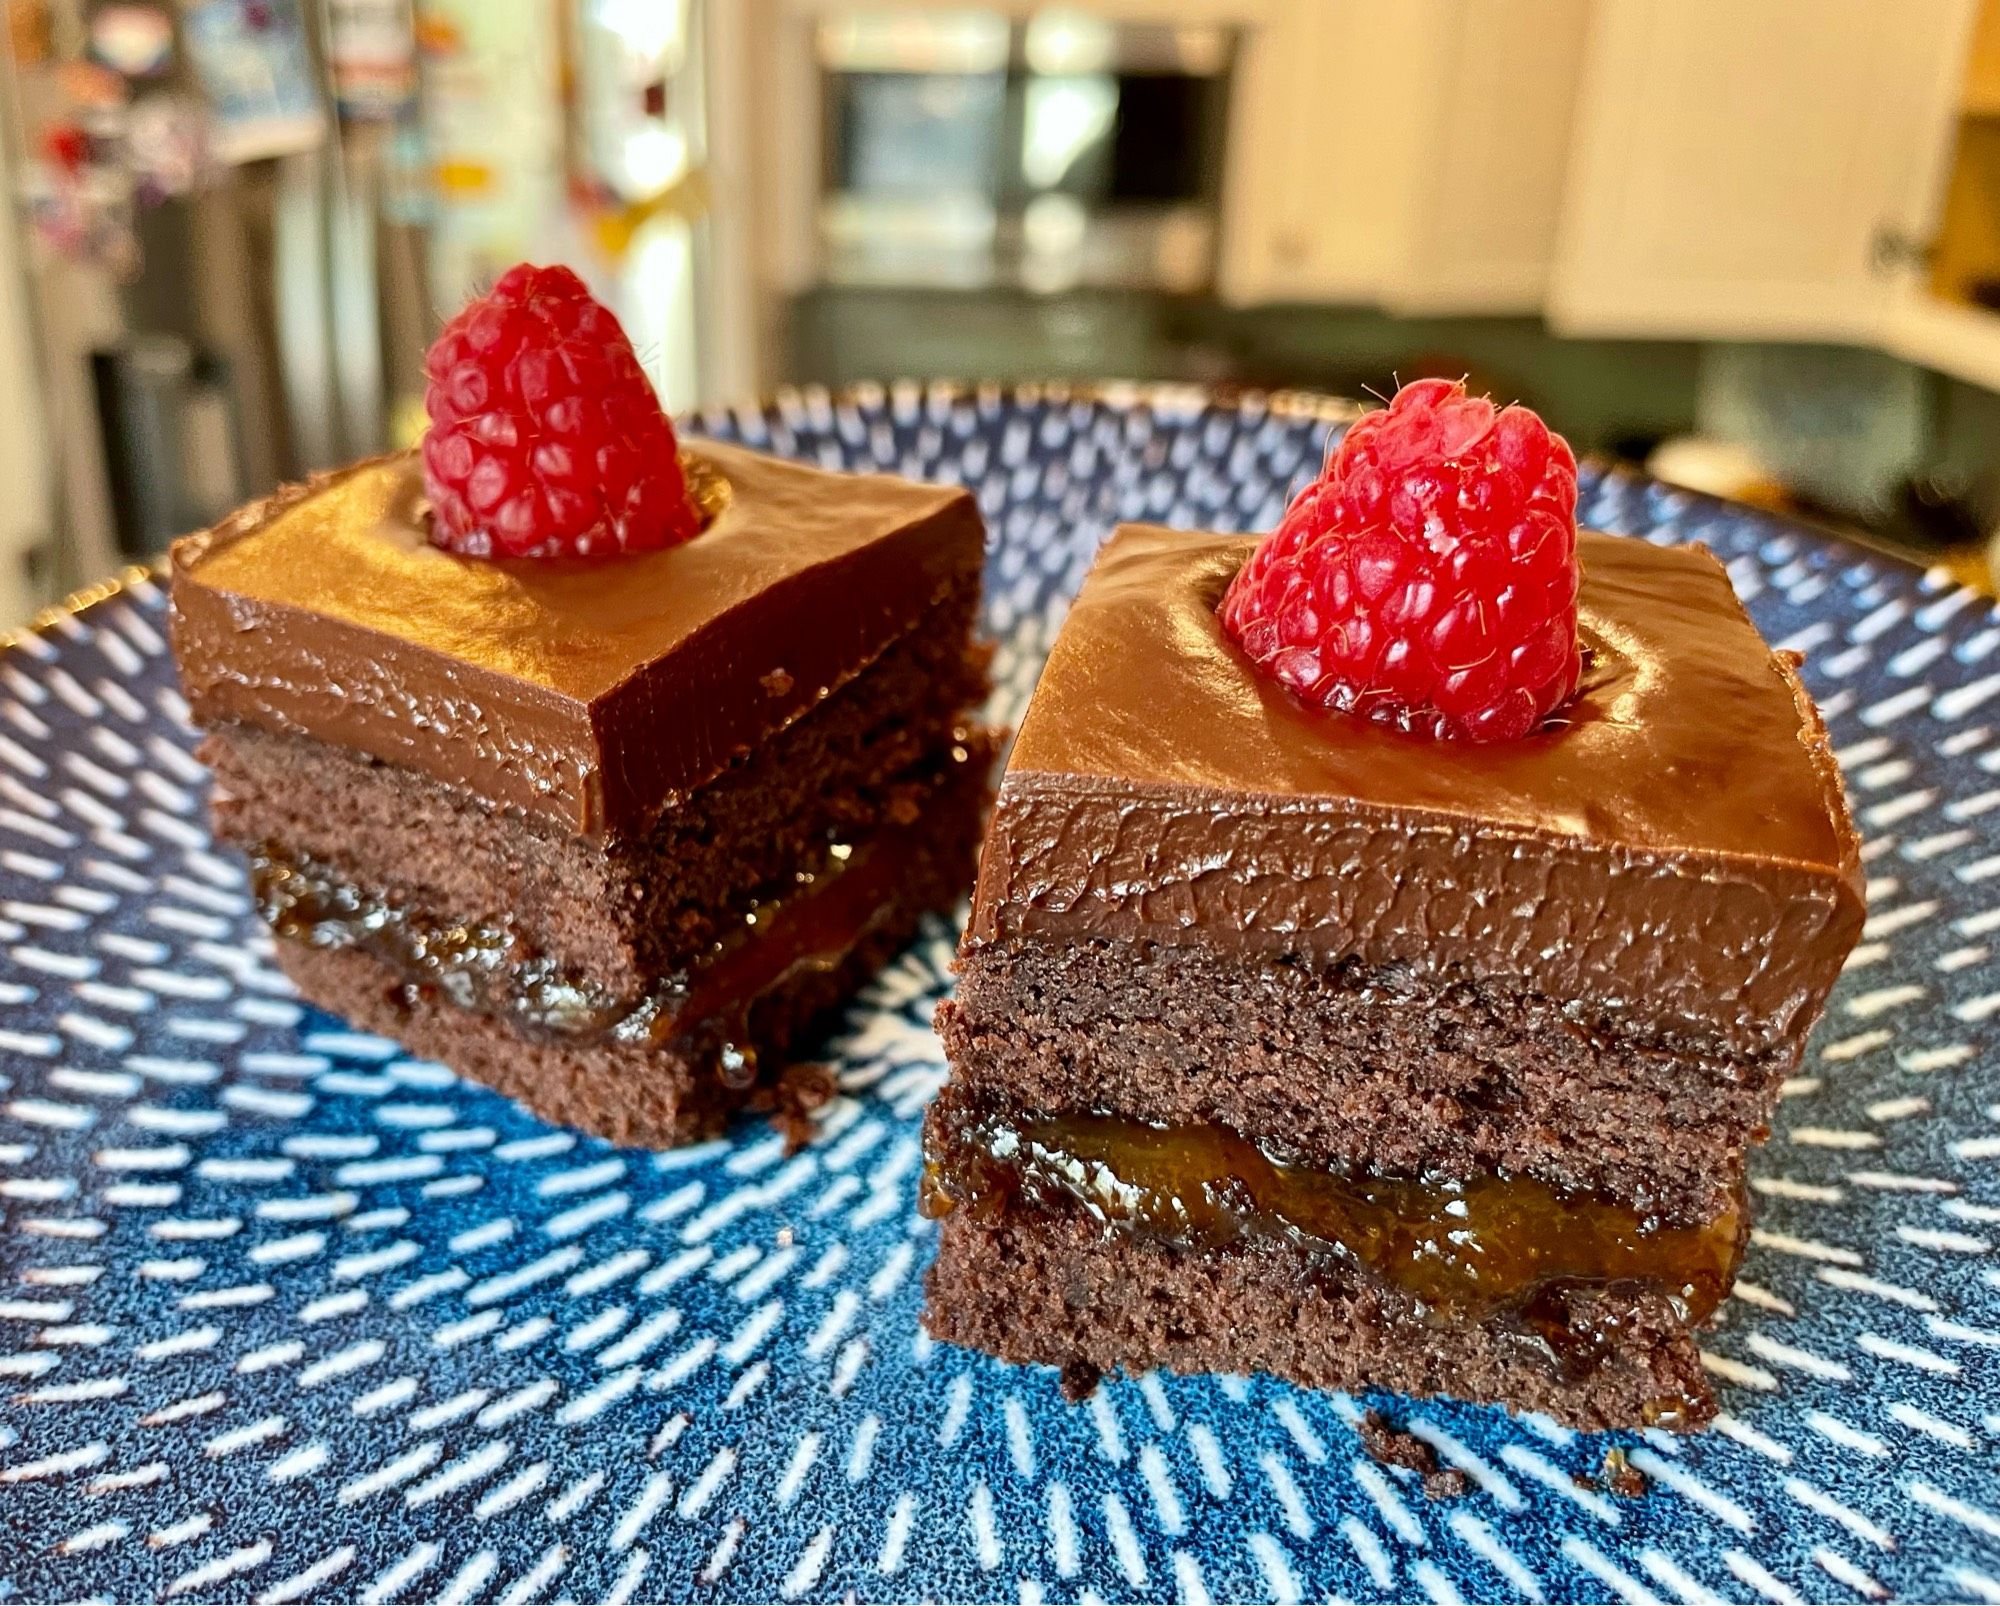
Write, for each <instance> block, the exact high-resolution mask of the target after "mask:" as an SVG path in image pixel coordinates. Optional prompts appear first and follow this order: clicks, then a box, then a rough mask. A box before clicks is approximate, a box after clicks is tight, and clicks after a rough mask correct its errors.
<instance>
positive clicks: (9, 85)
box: [0, 0, 729, 628]
mask: <svg viewBox="0 0 2000 1606" xmlns="http://www.w3.org/2000/svg"><path fill="white" fill-rule="evenodd" d="M709 3H710V0H174V3H131V0H0V4H4V5H5V17H6V30H5V40H4V43H5V46H6V58H5V71H4V81H0V96H3V97H4V117H5V125H6V126H5V131H6V143H7V159H8V171H9V174H10V178H11V180H12V183H13V186H14V192H15V196H16V202H17V205H16V217H17V220H18V227H17V229H16V230H14V231H11V232H10V235H9V238H8V239H7V240H6V242H5V247H4V249H0V277H4V278H5V279H6V281H7V282H6V284H4V285H0V360H3V359H4V358H5V357H6V356H7V355H8V352H7V343H8V340H9V338H10V328H11V333H12V336H13V338H14V339H15V341H16V345H17V348H18V350H19V354H20V356H21V358H22V359H23V360H21V361H19V362H16V363H12V364H6V363H4V361H0V367H4V369H5V371H6V372H7V373H8V374H9V375H10V377H9V378H8V379H6V380H0V385H7V386H11V387H12V390H11V391H10V392H9V393H8V394H5V395H4V396H0V467H5V466H10V465H11V464H13V463H14V462H16V461H19V462H24V463H36V462H39V463H41V464H44V465H45V472H44V474H43V476H42V479H41V482H40V483H39V484H35V483H33V481H34V476H33V475H28V476H26V480H25V481H24V480H23V479H22V477H21V476H18V475H17V476H16V483H22V484H24V490H25V492H26V495H25V496H24V498H23V501H24V502H33V503H36V504H38V505H37V506H33V507H28V508H26V509H24V510H21V509H17V510H16V513H17V518H18V521H19V528H18V529H17V528H15V527H14V526H13V525H10V524H9V523H8V522H7V521H6V519H5V518H0V628H5V627H7V626H10V625H12V624H14V623H16V622H18V619H19V617H20V615H21V614H22V613H23V612H24V611H25V606H24V604H32V603H33V602H34V601H37V600H47V599H48V598H50V597H53V596H56V595H60V594H61V593H62V592H64V591H66V590H68V589H70V588H73V587H75V586H77V585H79V584H82V583H85V582H87V581H89V580H92V579H95V578H97V577H99V576H101V575H103V574H105V573H108V572H110V571H112V570H113V569H114V568H115V567H117V566H118V564H120V563H121V562H130V561H144V560H146V559H148V558H151V557H153V556H155V555H157V554H158V553H159V552H160V551H161V550H162V549H163V548H164V547H165V545H166V544H167V543H168V542H169V541H170V540H171V539H172V538H173V537H174V536H176V535H179V534H181V533H184V532H185V531H188V530H191V529H196V528H199V527H202V526H203V525H205V524H208V523H210V522H212V521H214V520H215V519H216V518H218V517H220V516H221V515H222V514H224V513H226V512H227V511H228V510H229V509H231V508H232V507H234V506H236V505H238V504H239V503H241V502H243V501H245V500H247V499H249V498H251V497H253V496H256V495H260V494H263V493H264V492H266V491H268V490H270V489H271V488H273V487H275V486H276V485H278V484H281V483H284V482H286V481H289V480H294V479H297V478H300V477H302V476H303V475H305V474H307V473H310V472H311V471H313V470H315V469H319V468H324V467H327V466H330V465H334V464H337V463H341V462H344V461H348V460H351V459H354V458H357V457H362V456H366V455H369V454H371V453H375V452H379V451H384V450H389V449H392V448H394V447H397V446H400V445H405V444H408V443H409V442H411V441H412V440H414V439H415V437H416V435H417V434H418V433H419V432H420V431H421V428H422V424H423V372H422V362H423V353H424V350H425V347H426V346H427V344H428V343H429V340H430V338H431V336H432V335H433V334H434V333H435V331H436V329H437V327H438V325H439V324H440V322H441V321H442V319H443V318H444V317H446V316H448V315H449V314H450V313H451V312H452V311H453V310H455V309H456V308H457V306H459V305H460V304H461V303H462V301H463V300H464V299H465V297H466V296H467V295H468V294H470V293H472V292H474V291H475V290H477V289H478V288H479V287H481V286H482V285H483V284H485V283H490V282H491V280H492V279H493V278H495V277H497V276H498V274H499V273H500V271H502V270H503V269H504V268H505V267H506V266H507V265H508V264H510V263H512V262H514V261H517V260H521V259H524V258H526V259H532V260H536V261H543V262H548V261H563V262H568V263H569V264H570V265H572V266H573V267H575V268H576V269H577V270H578V271H579V272H580V273H582V274H583V276H584V277H585V278H586V280H588V281H589V282H590V283H591V284H592V286H593V288H594V289H595V290H597V292H598V293H599V294H600V295H602V296H604V297H605V298H606V299H607V300H608V301H609V302H610V303H611V304H612V306H613V307H614V308H615V309H616V310H617V311H618V312H619V314H620V316H621V317H622V318H623V319H624V321H625V323H626V326H627V328H628V330H629V331H630V332H631V334H632V337H633V341H634V344H635V346H636V347H637V348H638V350H639V353H640V356H641V358H642V360H644V361H646V362H647V363H648V364H649V366H650V368H651V370H652V372H653V376H654V380H655V383H656V384H657V385H658V386H659V388H660V390H661V393H662V396H663V398H664V399H665V400H666V402H667V404H668V405H669V406H670V407H673V408H684V407H687V406H690V405H693V404H695V403H696V402H698V401H701V400H704V399H707V398H709V397H710V396H712V395H713V394H715V392H716V390H717V389H718V387H719V385H720V384H721V383H722V380H721V379H720V378H719V376H718V372H717V369H718V361H719V359H718V356H717V352H718V350H719V347H720V344H721V340H720V335H719V332H718V330H717V327H716V321H715V319H714V318H713V317H711V316H710V315H709V314H710V311H711V310H712V309H711V307H710V302H711V300H712V299H713V288H712V287H713V285H714V282H715V278H716V275H715V273H714V271H713V264H712V261H711V257H712V250H711V237H712V232H713V231H712V220H711V216H710V209H711V208H710V196H711V185H710V184H709V182H708V151H709V143H710V142H709V134H708V128H707V93H706V82H705V80H706V76H707V35H708V32H709V26H710V25H709V19H708V12H709ZM715 3H719V4H721V5H727V4H728V3H729V0H715ZM9 258H11V259H12V260H11V262H10V260H9ZM17 288H18V289H19V292H20V293H19V295H18V296H16V298H15V301H14V303H13V304H12V306H11V310H12V312H13V313H14V317H13V319H12V322H11V325H10V321H9V318H8V313H9V311H10V304H9V302H8V299H7V295H8V293H11V292H13V291H15V290H16V289H17ZM9 543H11V544H9Z"/></svg>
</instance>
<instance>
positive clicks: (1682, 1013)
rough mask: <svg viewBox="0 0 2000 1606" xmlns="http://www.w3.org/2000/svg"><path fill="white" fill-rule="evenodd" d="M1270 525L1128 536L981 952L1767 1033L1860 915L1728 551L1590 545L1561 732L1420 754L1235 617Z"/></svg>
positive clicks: (989, 895)
mask: <svg viewBox="0 0 2000 1606" xmlns="http://www.w3.org/2000/svg"><path fill="white" fill-rule="evenodd" d="M1255 544H1256V543H1255V540H1254V538H1242V537H1224V536H1210V535H1190V534H1187V533H1185V532H1177V531H1171V530H1165V529H1158V528H1152V527H1145V526H1128V527H1126V528H1123V529H1121V530H1120V531H1119V532H1118V533H1117V534H1116V535H1115V536H1114V537H1113V539H1112V541H1111V543H1110V544H1109V545H1108V546H1107V547H1106V549H1105V550H1104V552H1103V553H1102V554H1101V555H1100V557H1099V559H1098V563H1097V567H1096V569H1095V570H1094V571H1093V573H1092V576H1091V578H1090V580H1089V581H1088V582H1087V583H1086V585H1085V587H1084V590H1083V593H1082V595H1081V596H1080V597H1079V598H1078V600H1077V602H1076V604H1075V606H1074V608H1073V609H1072V611H1071V613H1070V616H1069V620H1068V622H1067V624H1066V625H1065V627H1064V630H1063V633H1062V636H1061V639H1060V640H1059V641H1058V643H1057V646H1056V649H1055V652H1054V654H1053V655H1052V657H1051V659H1050V662H1049V665H1048V668H1047V670H1046V671H1045V672H1044V675H1043V679H1042V682H1041V685H1040V688H1039V690H1038V691H1037V693H1036V697H1035V702H1034V705H1033V707H1032V709H1031V710H1030V712H1029V715H1028V717H1027V720H1026V722H1025V723H1024V725H1023V728H1022V731H1021V734H1020V738H1019V740H1018V742H1017V743H1016V745H1015V748H1014V752H1013V756H1012V758H1011V760H1010V763H1009V767H1008V770H1007V774H1006V777H1005V780H1004V781H1003V783H1002V787H1001V793H1000V799H999V803H998V806H997V810H996V813H995V817H994V820H993V824H992V827H991V830H990V833H989V837H988V841H987V846H986V850H985V853H984V855H983V858H982V863H981V870H980V877H979V883H978V887H977V890H976V892H975V895H974V901H973V910H972V919H971V924H970V926H969V928H968V931H967V934H966V943H967V946H968V948H976V947H978V946H980V945H983V944H987V943H993V942H1000V941H1005V940H1008V939H1010V938H1012V937H1015V936H1018V935H1027V934H1043V935H1062V936H1067V937H1070V938H1075V939H1087V938H1089V937H1092V936H1099V935H1101V936H1107V937H1116V938H1124V939H1134V938H1149V939H1152V940H1156V941H1162V942H1199V943H1209V944H1217V945H1223V946H1228V947H1233V948H1241V949H1251V950H1257V951H1261V952H1264V953H1267V954H1270V955H1273V956H1286V955H1295V956H1302V957H1304V958H1307V959H1310V960H1313V961H1316V962H1335V961H1340V960H1346V959H1355V960H1358V961H1360V962H1361V963H1363V964H1366V965H1375V966H1386V967H1406V968H1408V969H1409V970H1411V971H1413V972H1417V973H1420V974H1444V975H1449V974H1460V975H1465V976H1469V977H1472V978H1473V979H1492V980H1497V981H1500V982H1503V983H1509V984H1514V985H1527V986H1529V987H1532V988H1534V989H1535V990H1536V991H1539V992H1541V993H1543V994H1545V995H1546V996H1550V997H1555V998H1564V999H1588V1000H1592V1001H1593V1002H1594V1003H1595V1004H1596V1005H1597V1006H1599V1007H1600V1008H1601V1009H1603V1010H1604V1011H1607V1012H1611V1013H1615V1014H1616V1015H1617V1016H1618V1018H1619V1019H1620V1020H1621V1021H1623V1022H1624V1023H1625V1024H1626V1025H1627V1026H1629V1027H1634V1028H1637V1029H1641V1030H1647V1029H1651V1030H1654V1031H1656V1032H1658V1033H1659V1034H1660V1035H1661V1037H1662V1038H1663V1039H1665V1040H1667V1041H1677V1040H1682V1039H1685V1040H1689V1041H1691V1042H1696V1043H1701V1044H1721V1045H1724V1046H1726V1047H1727V1048H1728V1049H1729V1050H1730V1051H1732V1052H1743V1051H1754V1050H1756V1049H1759V1048H1762V1047H1768V1046H1770V1045H1771V1044H1773V1043H1775V1042H1778V1041H1781V1040H1783V1039H1784V1037H1785V1036H1786V1035H1787V1034H1788V1032H1789V1031H1791V1030H1792V1029H1793V1028H1794V1027H1795V1026H1796V1025H1797V1023H1798V1022H1799V1021H1800V1020H1801V1019H1802V1018H1808V1017H1809V1016H1810V1015H1811V1014H1812V1013H1813V1012H1814V1011H1816V1010H1817V1009H1818V1007H1819V1006H1820V1004H1821V1003H1822V1002H1823V1000H1824V998H1825V994H1826V992H1827V990H1828V988H1830V987H1831V985H1832V983H1833V980H1834V977H1835V975H1836V974H1837V973H1838V970H1839V966H1840V963H1841V960H1842V958H1843V957H1844V956H1845V954H1846V952H1847V950H1848V949H1849V948H1850V947H1851V946H1852V945H1853V941H1854V938H1855V935H1856V933H1857V932H1858V930H1859V927H1860V924H1861V921H1862V918H1863V902H1862V874H1861V868H1860V861H1859V844H1858V841H1857V839H1856V837H1855V834H1854V830H1853V827H1852V825H1851V823H1850V822H1849V819H1848V815H1847V809H1846V805H1845V802H1844V800H1843V797H1842V793H1841V787H1840V779H1839V774H1838V771H1837V769H1836V767H1835V764H1834V761H1833V758H1832V755H1831V753H1830V751H1829V748H1828V744H1827V739H1826V733H1825V729H1824V727H1823V725H1822V724H1821V722H1820V720H1819V717H1818V714H1817V712H1816V711H1815V710H1814V708H1813V707H1812V703H1811V700H1810V699H1809V697H1808V696H1807V695H1806V693H1805V691H1804V689H1803V687H1802V686H1801V685H1800V683H1799V680H1798V677H1797V674H1796V670H1795V665H1794V663H1793V662H1792V661H1791V660H1790V659H1788V658H1787V657H1785V656H1784V655H1778V654H1773V653H1772V652H1771V651H1770V649H1769V648H1767V647H1766V646H1765V644H1764V642H1763V640H1762V638H1761V637H1759V635H1758V634H1757V631H1756V629H1755V627H1754V626H1753V625H1752V624H1751V623H1750V621H1749V619H1748V618H1747V617H1746V616H1745V614H1744V612H1743V610H1742V607H1741V606H1740V604H1739V603H1738V602H1737V600H1736V597H1735V594H1734V592H1733V590H1732V589H1731V587H1730V584H1729V580H1728V577H1727V576H1726V575H1725V574H1724V573H1723V570H1722V568H1721V566H1720V565H1719V564H1718V563H1717V562H1716V561H1715V559H1714V558H1713V557H1712V556H1710V555H1709V554H1708V553H1707V552H1705V551H1703V550H1700V549H1698V548H1683V549H1677V550H1676V549H1663V548H1659V547H1655V546H1651V545H1648V544H1647V543H1645V542H1642V541H1637V540H1629V539H1625V538H1621V537H1615V536H1607V535H1599V534H1595V533H1591V532H1585V533H1583V534H1582V535H1581V536H1580V537H1579V546H1578V555H1579V557H1580V559H1581V561H1582V567H1583V573H1584V580H1583V585H1582V591H1581V594H1580V597H1579V608H1578V611H1579V628H1580V634H1581V638H1582V641H1583V643H1584V645H1585V647H1586V649H1587V652H1588V655H1589V665H1590V667H1589V669H1588V670H1587V671H1586V673H1585V676H1584V679H1583V683H1582V685H1581V686H1580V687H1579V690H1578V693H1577V696H1576V697H1575V698H1574V699H1573V700H1572V701H1571V702H1570V703H1568V704H1567V705H1566V706H1565V707H1564V708H1563V709H1562V710H1561V711H1560V712H1559V713H1558V714H1557V716H1556V717H1555V718H1554V719H1553V720H1552V721H1551V722H1550V724H1549V725H1548V726H1547V727H1546V728H1544V729H1543V730H1541V731H1539V732H1537V733H1535V734H1533V735H1531V736H1528V737H1526V738H1523V739H1521V740H1518V741H1511V742H1497V743H1492V744H1486V745H1476V744H1470V743H1440V742H1428V741H1414V740H1411V739H1409V738H1408V737H1406V736H1404V735H1403V734H1402V733H1400V732H1396V731H1389V730H1384V729H1381V728H1378V727H1376V726H1374V725H1372V724H1370V723H1368V722H1365V721H1362V720H1356V719H1348V718H1342V717H1340V716H1337V715H1328V714H1326V713H1323V712H1319V711H1316V710H1307V709H1305V708H1303V707H1301V706H1300V705H1299V704H1298V702H1297V701H1296V700H1295V699H1294V698H1293V697H1292V696H1291V694H1290V693H1289V692H1288V691H1287V690H1286V689H1285V688H1284V687H1282V686H1280V685H1278V684H1276V683H1275V682H1273V681H1271V680H1269V679H1267V678H1266V677H1265V676H1263V675H1262V674H1260V673H1259V672H1257V670H1256V669H1255V668H1254V666H1252V665H1251V664H1250V663H1249V662H1248V660H1247V659H1246V658H1245V657H1244V656H1243V655H1242V653H1241V652H1240V650H1239V649H1238V648H1237V647H1236V646H1235V645H1234V644H1233V643H1231V642H1230V641H1229V640H1228V639H1226V637H1225V636H1224V634H1223V633H1222V629H1221V627H1220V625H1219V624H1218V622H1217V620H1216V617H1215V608H1216V603H1217V600H1218V599H1219V598H1220V597H1221V595H1222V593H1223V591H1224V589H1225V588H1226V587H1227V586H1228V584H1229V582H1230V579H1231V577H1232V576H1234V575H1235V574H1236V573H1237V571H1238V570H1239V569H1240V568H1241V567H1242V566H1243V563H1244V561H1245V559H1246V558H1247V557H1248V555H1249V553H1250V551H1251V549H1252V548H1253V547H1254V545H1255Z"/></svg>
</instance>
